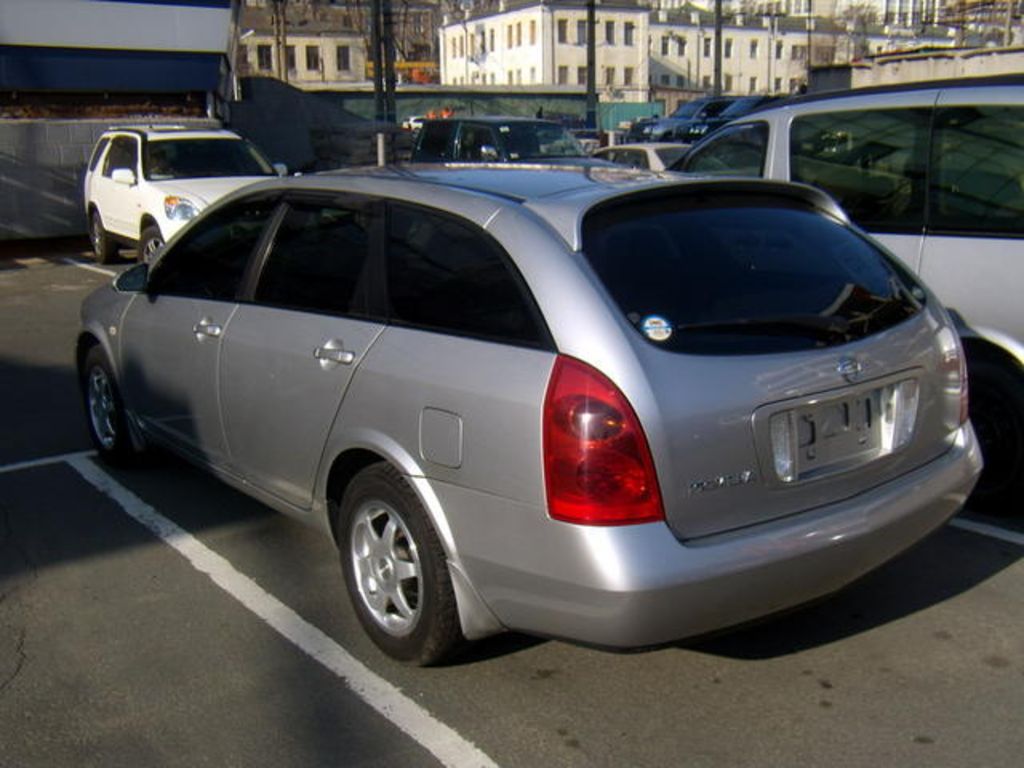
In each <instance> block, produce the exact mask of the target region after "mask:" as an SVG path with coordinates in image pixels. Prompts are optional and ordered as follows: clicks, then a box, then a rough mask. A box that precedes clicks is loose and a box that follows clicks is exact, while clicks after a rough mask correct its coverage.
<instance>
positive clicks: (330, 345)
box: [313, 339, 356, 368]
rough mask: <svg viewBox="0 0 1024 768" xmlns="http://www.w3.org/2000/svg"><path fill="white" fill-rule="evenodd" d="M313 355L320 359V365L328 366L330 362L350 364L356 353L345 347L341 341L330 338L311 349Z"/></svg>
mask: <svg viewBox="0 0 1024 768" xmlns="http://www.w3.org/2000/svg"><path fill="white" fill-rule="evenodd" d="M313 357H315V358H316V359H317V360H319V361H320V366H321V367H323V368H326V367H328V366H329V365H330V364H331V363H341V364H342V365H351V364H352V362H353V361H354V360H355V359H356V353H355V352H350V351H349V350H347V349H345V348H344V347H343V346H342V344H341V342H339V341H335V340H333V339H332V340H331V341H328V342H327V343H325V344H323V345H322V346H319V347H317V348H316V349H314V350H313Z"/></svg>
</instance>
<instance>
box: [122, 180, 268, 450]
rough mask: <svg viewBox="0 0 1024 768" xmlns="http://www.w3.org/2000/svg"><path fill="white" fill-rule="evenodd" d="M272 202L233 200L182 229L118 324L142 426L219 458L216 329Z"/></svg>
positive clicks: (227, 317)
mask: <svg viewBox="0 0 1024 768" xmlns="http://www.w3.org/2000/svg"><path fill="white" fill-rule="evenodd" d="M275 205H276V203H275V202H274V201H273V200H270V199H266V198H264V199H261V200H249V201H244V202H240V203H236V204H234V205H232V206H230V207H228V208H225V209H223V210H222V211H220V212H219V213H217V214H214V215H213V216H211V217H208V218H207V219H206V220H204V221H203V222H201V223H199V224H198V225H197V226H196V227H195V228H194V229H192V230H191V231H190V232H188V233H187V234H186V235H185V236H184V237H183V238H182V239H181V240H180V241H179V242H178V243H177V244H176V245H175V246H174V247H173V249H172V250H170V251H169V252H168V253H166V254H165V255H164V256H163V258H161V259H160V260H159V261H158V262H157V263H156V265H155V266H154V267H153V271H152V274H151V275H150V279H149V284H148V286H147V290H146V293H144V294H141V295H139V296H137V297H136V298H135V300H134V301H133V302H132V304H131V306H130V307H129V308H128V310H127V312H126V313H125V317H124V320H123V322H122V326H121V333H122V335H121V349H122V368H123V370H122V380H123V382H124V389H125V394H126V397H127V400H128V402H129V403H131V406H132V409H133V411H134V412H135V415H136V416H138V417H139V419H140V420H141V421H142V424H143V427H144V428H145V429H146V430H147V431H149V432H151V433H152V434H153V435H155V436H156V437H158V438H162V439H164V440H166V441H169V442H171V443H173V444H174V445H176V446H178V447H180V448H183V449H185V450H187V451H188V452H190V453H192V454H193V455H194V456H196V457H197V458H199V459H201V460H204V461H207V462H209V463H212V464H216V465H220V466H227V465H229V464H230V455H229V453H228V450H227V444H226V441H225V439H224V430H223V427H222V424H221V417H220V408H219V403H218V397H217V369H218V366H219V363H220V356H221V346H222V343H223V339H224V335H225V334H226V333H227V331H228V329H229V328H230V326H231V322H232V318H233V316H234V314H235V313H236V311H237V309H238V305H237V303H236V296H237V294H238V291H239V288H240V286H241V284H242V281H243V276H244V274H245V271H246V266H247V265H248V262H249V258H250V255H251V254H252V252H253V251H254V250H255V246H256V245H257V243H258V242H259V241H260V238H261V235H262V232H263V228H264V226H265V224H266V222H267V220H268V218H269V217H270V214H271V213H272V212H273V209H274V207H275Z"/></svg>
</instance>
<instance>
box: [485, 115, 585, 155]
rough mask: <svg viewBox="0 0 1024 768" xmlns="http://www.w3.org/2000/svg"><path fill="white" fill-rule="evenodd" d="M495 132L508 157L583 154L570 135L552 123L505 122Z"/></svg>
mask: <svg viewBox="0 0 1024 768" xmlns="http://www.w3.org/2000/svg"><path fill="white" fill-rule="evenodd" d="M498 132H499V133H500V134H501V135H502V138H503V139H504V142H505V150H506V152H508V158H509V160H529V159H532V158H542V157H585V156H586V152H584V151H583V147H582V146H580V143H579V142H578V141H576V139H575V138H574V137H573V135H572V134H571V133H569V132H568V131H567V130H566V129H565V128H563V127H562V126H560V125H557V124H555V123H505V124H504V125H500V126H498Z"/></svg>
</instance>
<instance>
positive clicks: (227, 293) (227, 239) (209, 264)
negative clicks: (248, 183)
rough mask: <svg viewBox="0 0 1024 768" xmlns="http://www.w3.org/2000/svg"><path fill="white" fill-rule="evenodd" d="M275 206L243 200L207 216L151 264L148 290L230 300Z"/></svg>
mask: <svg viewBox="0 0 1024 768" xmlns="http://www.w3.org/2000/svg"><path fill="white" fill-rule="evenodd" d="M276 205H277V202H276V201H275V200H272V199H268V198H263V199H260V200H245V201H241V202H238V203H235V204H234V205H230V206H228V207H226V208H223V209H221V210H220V211H218V212H216V213H214V214H212V215H210V216H207V217H206V218H205V219H204V220H203V221H201V222H199V223H198V224H196V226H195V227H193V228H192V229H190V230H189V231H188V232H187V233H185V234H184V235H183V236H182V238H181V240H179V241H178V242H177V243H176V244H175V245H174V246H172V247H171V249H170V250H168V251H167V253H165V254H164V256H163V257H162V258H161V259H160V260H159V261H158V262H157V263H156V264H155V265H154V267H153V272H152V274H151V275H150V279H149V283H148V285H147V287H146V292H147V293H148V294H150V295H160V294H168V295H172V296H186V297H190V298H197V299H213V300H218V301H233V300H234V298H235V295H236V294H237V293H238V287H239V285H240V284H241V282H242V276H243V275H244V274H245V268H246V266H247V264H248V263H249V257H250V255H251V254H252V251H253V249H254V248H255V247H256V244H257V243H258V242H259V240H260V236H261V235H262V234H263V228H264V226H265V225H266V222H267V219H268V218H269V217H270V214H271V213H272V212H273V210H274V208H275V207H276Z"/></svg>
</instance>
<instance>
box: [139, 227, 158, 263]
mask: <svg viewBox="0 0 1024 768" xmlns="http://www.w3.org/2000/svg"><path fill="white" fill-rule="evenodd" d="M163 244H164V236H163V235H161V234H160V227H158V226H157V225H156V224H150V225H149V226H148V227H146V228H145V229H143V230H142V237H140V238H139V255H138V258H139V261H140V262H145V263H147V264H148V263H150V262H152V261H153V258H154V257H155V256H156V251H157V249H159V248H161V247H163Z"/></svg>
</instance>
